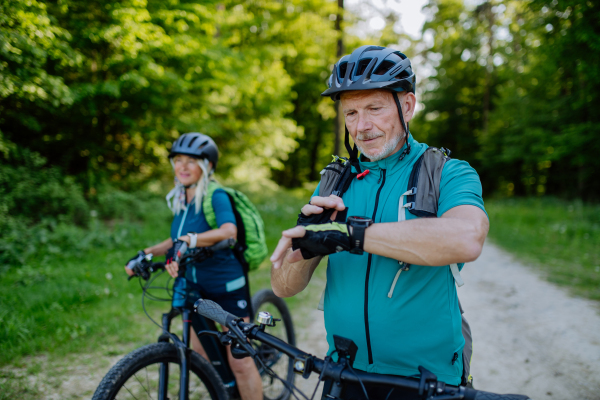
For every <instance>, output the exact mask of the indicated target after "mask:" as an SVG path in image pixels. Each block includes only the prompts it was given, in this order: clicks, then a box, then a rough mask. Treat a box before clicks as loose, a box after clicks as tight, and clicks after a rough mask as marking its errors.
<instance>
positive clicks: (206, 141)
mask: <svg viewBox="0 0 600 400" xmlns="http://www.w3.org/2000/svg"><path fill="white" fill-rule="evenodd" d="M207 144H208V140H205V141H204V142H203V143H202V144H200V146H198V148H199V149H201V148H203V147H204V146H206V145H207Z"/></svg>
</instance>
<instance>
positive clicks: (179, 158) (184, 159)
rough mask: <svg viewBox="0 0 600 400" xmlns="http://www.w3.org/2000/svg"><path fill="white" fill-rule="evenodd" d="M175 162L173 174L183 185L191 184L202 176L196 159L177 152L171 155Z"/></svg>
mask: <svg viewBox="0 0 600 400" xmlns="http://www.w3.org/2000/svg"><path fill="white" fill-rule="evenodd" d="M173 163H174V164H175V176H176V177H177V179H179V182H181V183H182V184H183V185H184V186H189V185H193V184H194V183H196V182H198V181H199V180H200V178H201V177H202V169H200V166H199V165H198V159H196V158H194V157H189V156H184V155H183V154H178V155H176V156H175V157H173Z"/></svg>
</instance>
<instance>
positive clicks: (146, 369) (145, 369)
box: [144, 368, 152, 398]
mask: <svg viewBox="0 0 600 400" xmlns="http://www.w3.org/2000/svg"><path fill="white" fill-rule="evenodd" d="M144 371H146V384H147V385H148V388H150V382H148V368H144ZM150 398H152V396H150Z"/></svg>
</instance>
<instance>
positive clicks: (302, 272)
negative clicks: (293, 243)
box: [271, 248, 322, 297]
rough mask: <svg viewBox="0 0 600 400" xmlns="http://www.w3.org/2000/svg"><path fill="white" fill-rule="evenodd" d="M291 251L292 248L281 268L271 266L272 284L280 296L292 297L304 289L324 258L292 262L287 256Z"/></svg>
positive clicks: (274, 290)
mask: <svg viewBox="0 0 600 400" xmlns="http://www.w3.org/2000/svg"><path fill="white" fill-rule="evenodd" d="M291 252H292V249H291V248H290V249H288V251H287V253H286V255H285V258H284V261H283V264H282V265H281V267H280V268H277V269H275V268H271V286H272V287H273V292H274V293H275V294H276V295H277V296H279V297H291V296H294V295H295V294H297V293H300V292H301V291H303V290H304V288H306V286H307V285H308V282H310V279H311V278H312V274H313V272H315V269H316V268H317V266H318V265H319V263H320V262H321V259H322V257H314V258H311V259H310V260H302V261H298V262H295V263H290V262H288V261H287V257H288V256H289V254H290V253H291Z"/></svg>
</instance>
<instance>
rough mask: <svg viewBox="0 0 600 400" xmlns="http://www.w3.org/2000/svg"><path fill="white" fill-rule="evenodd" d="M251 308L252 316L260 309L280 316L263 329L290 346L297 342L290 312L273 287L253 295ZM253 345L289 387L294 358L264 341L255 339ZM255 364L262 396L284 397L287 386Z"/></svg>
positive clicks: (284, 399) (283, 399)
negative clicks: (261, 385)
mask: <svg viewBox="0 0 600 400" xmlns="http://www.w3.org/2000/svg"><path fill="white" fill-rule="evenodd" d="M252 309H253V310H254V313H255V314H254V315H255V316H256V315H257V314H258V312H259V311H268V312H269V313H271V315H273V318H277V319H281V322H277V325H276V326H275V327H269V328H267V330H266V332H267V333H269V334H270V335H273V336H276V337H278V338H279V339H282V340H284V341H286V342H287V343H289V344H291V345H292V346H295V345H296V335H295V334H294V325H293V323H292V316H291V314H290V311H289V310H288V308H287V305H286V304H285V301H283V299H281V298H279V297H277V296H275V293H273V291H272V290H269V289H263V290H260V291H259V292H257V293H256V294H255V295H254V296H252ZM253 345H254V346H255V347H256V349H257V351H258V354H259V355H260V358H261V360H262V361H263V362H264V363H265V364H266V365H267V366H268V367H269V368H271V369H272V370H273V371H274V372H275V373H276V374H277V375H278V376H280V377H281V378H282V379H283V380H284V381H286V382H287V384H288V385H287V386H288V387H291V385H293V383H294V379H295V374H294V369H293V367H294V365H293V364H294V360H293V359H292V358H290V357H289V356H287V355H285V354H283V353H281V352H280V351H278V350H275V349H274V348H272V347H270V346H268V345H266V344H263V343H258V342H254V343H253ZM257 367H258V372H259V373H260V375H261V377H262V381H263V393H264V398H265V399H266V400H287V399H288V398H289V397H290V395H291V392H290V391H289V390H288V389H287V388H286V385H284V384H283V383H282V382H281V381H279V380H278V379H274V378H272V377H271V376H269V375H268V374H267V372H266V371H265V370H264V368H263V367H262V366H261V365H258V363H257Z"/></svg>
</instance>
